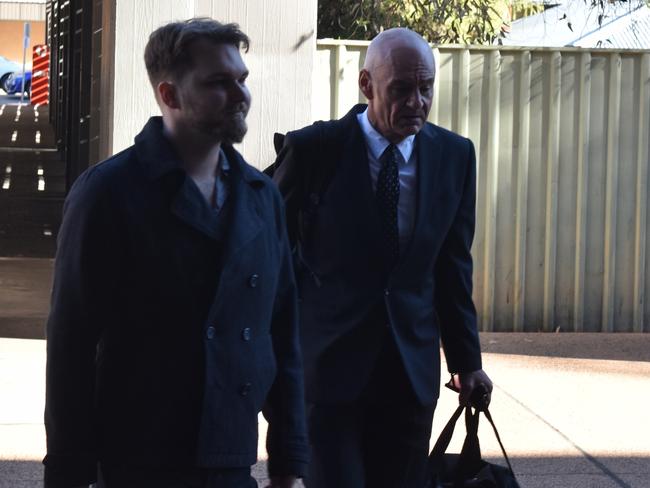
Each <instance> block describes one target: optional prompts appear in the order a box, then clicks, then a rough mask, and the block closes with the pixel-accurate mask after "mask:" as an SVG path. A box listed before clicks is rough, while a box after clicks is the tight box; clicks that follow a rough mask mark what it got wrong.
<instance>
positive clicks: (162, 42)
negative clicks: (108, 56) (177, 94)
mask: <svg viewBox="0 0 650 488" xmlns="http://www.w3.org/2000/svg"><path fill="white" fill-rule="evenodd" d="M200 39H206V40H209V41H212V42H215V43H218V44H232V45H235V46H237V48H239V49H241V48H244V50H245V52H248V47H249V45H250V40H249V38H248V36H247V35H246V34H244V33H243V32H242V31H241V30H240V28H239V25H237V24H222V23H221V22H218V21H216V20H214V19H210V18H207V17H197V18H193V19H188V20H184V21H180V22H171V23H169V24H165V25H163V26H162V27H159V28H158V29H156V30H155V31H153V32H152V33H151V35H150V36H149V41H148V42H147V46H146V47H145V48H144V64H145V66H146V67H147V74H148V75H149V81H151V84H152V85H153V86H154V87H155V86H156V84H157V83H158V82H160V81H161V80H163V79H164V78H165V77H167V76H171V77H172V79H174V80H179V79H181V78H182V76H183V74H184V73H185V72H186V71H187V70H188V69H190V68H192V58H191V56H190V55H189V46H190V45H191V44H192V43H193V42H194V41H198V40H200Z"/></svg>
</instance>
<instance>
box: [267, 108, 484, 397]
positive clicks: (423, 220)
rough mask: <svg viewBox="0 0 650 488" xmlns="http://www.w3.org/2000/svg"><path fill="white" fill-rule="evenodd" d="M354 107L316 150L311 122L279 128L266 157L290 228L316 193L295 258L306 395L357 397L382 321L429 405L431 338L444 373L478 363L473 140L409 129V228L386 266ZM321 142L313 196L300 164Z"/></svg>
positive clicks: (433, 365)
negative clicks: (272, 156) (413, 194)
mask: <svg viewBox="0 0 650 488" xmlns="http://www.w3.org/2000/svg"><path fill="white" fill-rule="evenodd" d="M364 109H365V106H364V105H358V106H356V107H354V108H353V109H352V110H351V111H350V112H349V113H348V114H347V115H346V116H345V117H343V118H342V119H340V120H338V121H332V122H328V123H327V129H326V131H325V132H326V133H327V134H328V135H332V134H334V135H335V140H336V143H335V146H336V147H331V146H330V147H326V148H321V147H320V143H319V140H318V138H317V137H313V134H314V133H315V132H314V131H313V130H311V129H310V128H305V129H301V130H299V131H296V132H290V133H289V134H287V137H286V140H285V145H284V147H283V149H282V151H281V153H280V154H279V156H278V158H279V161H278V162H277V163H276V167H277V169H276V172H275V175H274V180H275V181H276V183H278V186H279V188H280V191H281V193H282V194H283V196H284V197H285V203H286V207H287V216H288V217H287V220H288V225H289V229H291V230H292V232H291V234H292V235H293V236H295V234H296V231H295V229H297V228H298V227H299V225H298V220H299V218H300V217H299V213H300V209H301V208H305V206H308V205H310V202H313V201H317V202H318V204H317V205H316V207H315V210H314V212H313V213H314V215H313V216H311V217H310V223H309V231H308V234H307V235H306V236H304V238H303V239H302V241H301V242H300V246H301V248H302V249H301V256H302V258H301V259H302V260H303V261H304V263H303V264H304V266H300V267H298V266H296V268H297V273H298V282H299V293H300V296H301V305H300V320H301V332H300V334H301V342H302V347H303V357H304V361H305V374H306V388H307V397H308V399H309V400H310V401H312V402H326V403H336V402H346V401H350V400H352V399H354V398H355V397H356V396H358V395H359V394H360V392H361V389H362V388H363V386H364V384H365V382H366V381H367V379H368V376H369V374H370V372H371V369H372V367H373V365H374V359H375V357H376V356H377V354H378V352H379V350H380V348H381V346H382V341H383V339H382V338H383V335H384V334H385V333H386V332H385V331H386V330H387V328H388V329H389V331H390V333H391V334H392V335H393V336H394V340H395V342H396V344H397V347H398V349H399V351H400V353H401V356H402V359H403V361H404V365H405V369H406V372H407V374H408V376H409V378H410V380H411V382H412V385H413V387H414V390H415V393H416V395H417V397H418V398H419V400H420V401H421V402H422V403H423V404H431V403H433V402H434V401H435V400H436V399H437V397H438V394H439V389H440V358H439V348H440V344H439V341H440V339H441V338H442V342H443V347H444V350H445V356H446V358H447V361H448V365H449V369H450V371H452V372H469V371H474V370H477V369H480V368H481V356H480V346H479V341H478V333H477V329H476V311H475V308H474V305H473V302H472V258H471V255H470V247H471V244H472V239H473V235H474V220H475V217H474V214H475V199H476V161H475V155H474V147H473V145H472V143H471V141H469V140H468V139H465V138H463V137H460V136H458V135H456V134H454V133H452V132H449V131H447V130H445V129H442V128H440V127H437V126H435V125H432V124H429V123H427V124H426V125H425V126H424V127H423V128H422V130H421V131H420V132H419V133H418V134H417V136H416V138H415V151H417V156H418V183H417V214H416V223H415V229H414V233H413V236H412V238H411V241H410V244H409V245H408V246H407V248H406V249H404V250H403V252H402V253H401V254H402V257H401V259H400V261H399V263H398V264H397V266H396V267H395V268H394V269H392V270H389V269H386V266H385V264H384V263H386V262H387V259H386V257H385V255H384V252H385V251H384V250H383V247H382V239H381V234H380V232H381V231H380V225H379V219H378V215H377V212H376V208H375V199H374V198H375V197H374V194H373V191H372V186H371V180H370V172H369V166H368V157H367V149H366V145H365V140H364V137H363V134H362V132H361V128H360V127H359V124H358V122H357V119H356V115H357V114H358V113H360V112H361V111H363V110H364ZM308 134H311V135H308ZM321 139H322V140H328V138H327V137H321ZM325 152H326V153H327V154H328V155H333V156H330V157H334V158H335V159H336V170H335V172H334V175H333V177H332V178H331V181H330V182H329V184H328V186H327V189H326V191H325V192H324V193H323V194H322V195H320V198H314V195H309V191H308V189H307V188H306V183H305V182H306V181H307V180H308V175H307V174H306V173H307V172H308V171H309V166H310V164H317V162H318V158H319V157H320V156H319V155H320V154H323V153H325ZM321 164H322V163H321ZM378 310H379V311H380V312H379V313H378ZM378 322H380V323H378Z"/></svg>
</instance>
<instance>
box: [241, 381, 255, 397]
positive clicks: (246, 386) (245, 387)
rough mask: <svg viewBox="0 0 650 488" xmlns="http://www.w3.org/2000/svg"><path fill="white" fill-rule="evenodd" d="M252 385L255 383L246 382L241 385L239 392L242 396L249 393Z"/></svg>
mask: <svg viewBox="0 0 650 488" xmlns="http://www.w3.org/2000/svg"><path fill="white" fill-rule="evenodd" d="M251 386H253V385H251V384H250V383H244V384H243V385H241V388H240V389H239V394H240V395H241V396H246V395H248V394H249V393H250V391H251Z"/></svg>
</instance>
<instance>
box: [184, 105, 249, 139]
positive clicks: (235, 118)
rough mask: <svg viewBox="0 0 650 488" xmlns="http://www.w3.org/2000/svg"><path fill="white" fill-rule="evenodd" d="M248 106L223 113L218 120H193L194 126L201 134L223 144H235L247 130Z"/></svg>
mask: <svg viewBox="0 0 650 488" xmlns="http://www.w3.org/2000/svg"><path fill="white" fill-rule="evenodd" d="M247 114H248V107H246V106H243V107H238V108H237V110H235V111H233V112H230V113H226V114H224V116H223V117H221V118H220V120H214V119H204V120H195V121H194V124H193V125H194V127H195V128H196V129H197V130H198V131H199V132H202V133H203V134H205V135H207V136H210V137H212V138H214V139H215V140H217V141H219V142H223V143H225V144H236V143H239V142H241V141H243V140H244V136H245V135H246V132H248V124H246V115H247Z"/></svg>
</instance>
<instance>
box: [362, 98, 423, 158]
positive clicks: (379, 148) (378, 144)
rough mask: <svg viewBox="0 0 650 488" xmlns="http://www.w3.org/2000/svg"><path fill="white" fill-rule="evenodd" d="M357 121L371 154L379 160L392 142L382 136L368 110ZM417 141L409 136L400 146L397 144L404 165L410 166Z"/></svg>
mask: <svg viewBox="0 0 650 488" xmlns="http://www.w3.org/2000/svg"><path fill="white" fill-rule="evenodd" d="M357 120H358V121H359V125H360V126H361V131H362V132H363V135H364V136H365V138H366V144H367V145H368V149H369V150H370V154H372V156H373V157H374V158H375V159H379V158H380V157H381V155H382V154H383V153H384V151H385V150H386V148H387V147H388V145H389V144H390V141H389V140H388V139H386V138H385V137H384V136H382V135H381V134H380V133H379V132H378V131H377V129H375V128H374V127H373V126H372V124H371V123H370V120H369V119H368V109H367V108H366V110H364V111H363V113H360V114H358V115H357ZM414 141H415V135H412V136H408V137H407V138H406V139H404V140H402V141H400V143H399V144H396V146H397V149H399V152H400V153H401V154H402V158H403V159H404V161H403V162H402V164H408V162H409V159H410V158H411V154H412V153H413V143H414Z"/></svg>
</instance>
